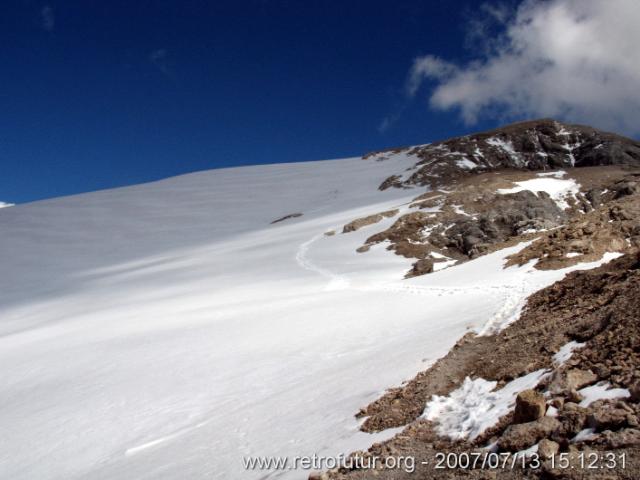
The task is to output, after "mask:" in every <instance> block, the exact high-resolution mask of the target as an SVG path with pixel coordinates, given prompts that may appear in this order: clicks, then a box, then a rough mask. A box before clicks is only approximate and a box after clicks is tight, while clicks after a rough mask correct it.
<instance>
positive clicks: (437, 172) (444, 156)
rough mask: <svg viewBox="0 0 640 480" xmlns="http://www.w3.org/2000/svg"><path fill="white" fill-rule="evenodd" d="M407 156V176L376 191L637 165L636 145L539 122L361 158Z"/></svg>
mask: <svg viewBox="0 0 640 480" xmlns="http://www.w3.org/2000/svg"><path fill="white" fill-rule="evenodd" d="M398 154H406V155H410V156H414V157H416V159H417V162H416V164H415V165H414V166H413V167H410V168H409V169H408V171H407V172H404V173H403V174H398V175H394V176H391V177H389V178H387V179H386V180H385V181H384V182H383V183H382V184H381V185H380V189H381V190H385V189H387V188H403V187H405V188H406V187H409V186H414V185H429V186H431V187H433V188H435V187H437V186H439V185H448V184H450V182H451V181H452V180H455V179H458V178H464V177H466V176H468V175H470V174H473V173H478V172H485V171H494V170H501V169H504V168H516V169H523V170H547V169H557V168H570V167H588V166H601V165H635V166H639V165H640V143H638V142H636V141H633V140H631V139H628V138H625V137H621V136H619V135H616V134H613V133H607V132H602V131H600V130H596V129H594V128H591V127H587V126H584V125H566V124H561V123H559V122H556V121H555V120H550V119H542V120H534V121H530V122H522V123H516V124H513V125H509V126H507V127H503V128H500V129H497V130H492V131H488V132H482V133H478V134H475V135H468V136H464V137H458V138H453V139H451V140H446V141H442V142H436V143H432V144H428V145H421V146H417V147H411V148H406V149H393V150H388V151H383V152H374V153H370V154H368V155H365V157H364V158H366V159H375V160H384V159H385V158H388V156H389V155H398Z"/></svg>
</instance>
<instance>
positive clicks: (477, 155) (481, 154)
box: [473, 146, 484, 158]
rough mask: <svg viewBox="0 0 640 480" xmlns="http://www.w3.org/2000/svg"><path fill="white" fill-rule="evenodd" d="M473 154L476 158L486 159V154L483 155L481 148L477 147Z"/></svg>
mask: <svg viewBox="0 0 640 480" xmlns="http://www.w3.org/2000/svg"><path fill="white" fill-rule="evenodd" d="M473 154H474V155H475V156H476V157H480V158H484V153H482V150H480V147H477V146H476V148H475V149H474V151H473Z"/></svg>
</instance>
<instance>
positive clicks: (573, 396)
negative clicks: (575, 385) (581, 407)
mask: <svg viewBox="0 0 640 480" xmlns="http://www.w3.org/2000/svg"><path fill="white" fill-rule="evenodd" d="M582 400H584V397H583V396H582V395H581V394H580V392H578V391H577V390H576V389H571V390H569V394H568V395H567V401H569V402H573V403H580V402H581V401H582Z"/></svg>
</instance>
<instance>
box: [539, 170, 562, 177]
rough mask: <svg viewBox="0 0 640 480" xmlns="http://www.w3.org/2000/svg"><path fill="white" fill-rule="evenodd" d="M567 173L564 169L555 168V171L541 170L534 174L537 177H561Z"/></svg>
mask: <svg viewBox="0 0 640 480" xmlns="http://www.w3.org/2000/svg"><path fill="white" fill-rule="evenodd" d="M566 174H567V172H566V171H565V170H556V171H555V172H541V173H538V174H536V176H538V177H555V178H562V177H564V176H565V175H566Z"/></svg>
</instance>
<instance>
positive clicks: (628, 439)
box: [602, 428, 640, 448]
mask: <svg viewBox="0 0 640 480" xmlns="http://www.w3.org/2000/svg"><path fill="white" fill-rule="evenodd" d="M602 438H603V441H604V442H605V444H606V445H607V447H609V448H626V447H634V446H637V445H640V430H636V429H635V428H624V429H622V430H618V431H617V432H611V431H606V432H604V433H603V434H602Z"/></svg>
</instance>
